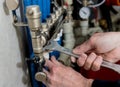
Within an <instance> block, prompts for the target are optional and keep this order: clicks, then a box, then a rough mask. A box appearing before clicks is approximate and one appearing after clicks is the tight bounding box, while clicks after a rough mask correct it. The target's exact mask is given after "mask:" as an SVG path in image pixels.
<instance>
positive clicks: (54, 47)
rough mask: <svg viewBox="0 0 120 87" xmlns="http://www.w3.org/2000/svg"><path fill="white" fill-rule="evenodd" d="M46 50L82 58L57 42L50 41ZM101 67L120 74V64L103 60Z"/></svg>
mask: <svg viewBox="0 0 120 87" xmlns="http://www.w3.org/2000/svg"><path fill="white" fill-rule="evenodd" d="M45 50H46V51H59V52H61V53H64V54H67V55H70V56H73V57H75V58H80V55H77V54H74V53H73V52H72V50H70V49H67V48H64V47H62V46H60V45H59V44H58V43H57V42H55V41H52V40H50V41H49V43H48V44H47V46H45V47H44V48H43V51H45ZM101 66H103V67H106V68H109V69H111V70H114V71H115V72H117V73H119V74H120V65H118V64H113V63H110V62H107V61H104V60H103V62H102V64H101Z"/></svg>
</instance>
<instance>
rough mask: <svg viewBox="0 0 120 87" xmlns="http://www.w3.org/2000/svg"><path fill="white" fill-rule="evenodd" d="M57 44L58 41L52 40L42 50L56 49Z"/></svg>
mask: <svg viewBox="0 0 120 87" xmlns="http://www.w3.org/2000/svg"><path fill="white" fill-rule="evenodd" d="M57 45H58V44H57V42H55V41H51V40H50V41H49V42H48V44H47V45H46V46H45V47H43V49H42V51H54V50H56V47H57Z"/></svg>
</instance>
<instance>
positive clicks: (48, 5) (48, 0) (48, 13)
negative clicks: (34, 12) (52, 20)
mask: <svg viewBox="0 0 120 87" xmlns="http://www.w3.org/2000/svg"><path fill="white" fill-rule="evenodd" d="M46 6H47V7H46V8H48V9H47V17H48V16H49V15H50V0H46Z"/></svg>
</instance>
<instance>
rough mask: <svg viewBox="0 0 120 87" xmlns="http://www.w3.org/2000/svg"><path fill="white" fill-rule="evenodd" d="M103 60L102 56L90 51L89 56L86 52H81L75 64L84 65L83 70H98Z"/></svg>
mask: <svg viewBox="0 0 120 87" xmlns="http://www.w3.org/2000/svg"><path fill="white" fill-rule="evenodd" d="M102 62H103V58H102V57H101V56H97V55H96V54H95V53H91V54H90V55H89V56H87V55H86V54H81V57H80V58H78V60H77V64H78V65H79V66H80V67H84V69H85V70H90V69H91V70H93V71H98V70H100V66H101V64H102Z"/></svg>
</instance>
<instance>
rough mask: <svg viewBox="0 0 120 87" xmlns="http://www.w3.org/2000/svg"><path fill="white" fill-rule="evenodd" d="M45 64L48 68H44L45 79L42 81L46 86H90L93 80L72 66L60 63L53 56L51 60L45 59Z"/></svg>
mask: <svg viewBox="0 0 120 87" xmlns="http://www.w3.org/2000/svg"><path fill="white" fill-rule="evenodd" d="M45 66H46V67H48V69H49V72H48V71H46V70H44V72H45V73H46V75H47V80H46V81H45V82H43V83H44V84H45V85H46V86H47V87H91V84H92V82H93V80H91V79H86V78H84V77H83V76H82V75H81V74H80V73H78V72H76V71H74V70H73V69H72V68H70V67H66V66H64V65H62V64H61V63H59V62H58V61H57V60H56V59H55V58H54V57H52V58H51V61H50V60H46V64H45Z"/></svg>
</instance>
